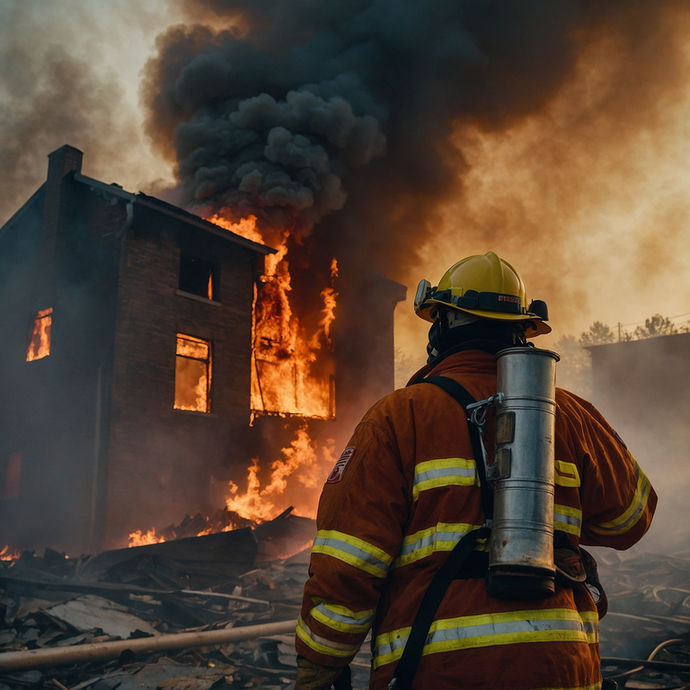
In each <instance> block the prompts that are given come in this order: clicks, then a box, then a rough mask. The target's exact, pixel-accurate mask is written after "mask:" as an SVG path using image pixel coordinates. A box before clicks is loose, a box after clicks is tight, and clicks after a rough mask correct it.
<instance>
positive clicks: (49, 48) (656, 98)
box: [0, 0, 690, 364]
mask: <svg viewBox="0 0 690 690" xmlns="http://www.w3.org/2000/svg"><path fill="white" fill-rule="evenodd" d="M188 20H189V13H188V8H187V14H183V7H182V6H181V5H180V4H178V3H176V2H171V1H168V0H146V2H135V1H134V0H88V2H87V1H86V0H0V115H1V116H0V175H2V177H3V180H4V183H3V185H2V189H0V223H3V222H4V221H5V220H7V219H8V218H9V217H10V216H11V215H12V214H13V213H14V212H15V211H16V210H17V209H18V208H19V207H20V206H21V204H22V203H23V202H24V201H25V200H26V199H27V198H28V197H29V196H30V195H31V194H32V193H33V191H34V190H35V189H36V188H37V187H38V186H39V185H40V184H41V182H42V181H43V180H44V179H45V173H46V168H47V159H46V155H47V154H48V153H49V152H50V151H52V150H54V149H55V148H58V147H59V146H61V145H62V144H65V143H69V144H71V145H73V146H76V147H77V148H80V149H81V150H82V151H84V154H85V155H84V168H83V172H84V174H86V175H89V176H93V177H96V178H98V179H101V180H103V181H105V182H117V183H119V184H121V185H122V186H123V187H124V188H125V189H127V190H130V191H137V190H142V191H145V192H147V193H151V194H156V193H157V191H158V190H161V189H164V188H165V187H167V186H169V185H170V184H173V183H174V170H173V165H172V162H171V161H170V160H166V159H165V158H163V156H162V154H161V153H160V149H155V148H154V147H153V146H152V145H151V143H150V141H149V140H148V138H147V135H146V133H145V131H144V119H145V113H144V110H143V108H142V106H141V79H142V70H143V69H144V67H145V65H146V63H147V61H148V60H149V59H150V58H151V57H152V56H153V55H154V54H155V51H156V38H157V36H159V35H160V34H161V33H162V32H163V31H164V30H165V29H166V28H167V27H169V26H171V25H173V24H176V23H178V22H181V21H188ZM669 37H670V38H669V40H673V41H676V42H680V43H681V44H682V46H683V54H684V62H683V61H681V63H678V64H674V65H672V66H671V65H669V70H671V69H672V70H674V75H673V76H674V78H673V85H672V87H666V86H665V87H664V88H661V87H660V88H659V89H658V91H655V90H654V89H652V88H649V89H647V90H644V91H642V92H641V94H642V95H641V96H640V93H638V92H635V91H634V90H632V91H631V93H633V94H635V97H634V98H631V99H630V100H629V101H627V100H626V90H625V88H622V87H621V88H620V89H618V90H613V91H615V93H614V94H613V95H614V96H615V97H616V98H617V99H618V100H617V102H616V107H615V108H613V109H611V108H610V107H609V102H608V100H607V99H609V100H610V99H611V98H612V97H613V96H612V93H613V91H612V90H611V89H610V88H609V86H610V81H611V75H610V71H611V70H612V69H613V67H612V65H614V64H615V60H612V59H611V55H612V50H613V48H612V47H611V46H607V44H606V41H605V40H604V41H600V42H599V43H597V44H592V45H591V46H590V47H589V48H588V50H587V51H585V52H584V53H583V54H582V55H580V57H579V60H578V65H577V69H576V71H575V74H574V76H573V78H572V79H570V80H568V82H567V83H566V84H564V86H563V87H562V88H561V89H560V90H559V92H558V93H557V95H556V96H555V98H553V99H552V100H551V101H550V102H549V103H548V105H547V106H546V107H545V108H542V109H541V110H540V111H539V112H537V113H535V114H532V115H530V116H528V117H524V118H521V119H518V120H517V121H516V122H515V123H514V125H513V126H510V127H508V128H503V129H501V130H500V131H493V132H492V131H485V130H479V129H473V127H472V124H471V123H467V122H464V123H462V125H458V127H456V130H455V132H454V134H453V135H452V137H451V138H450V139H449V141H448V146H449V147H450V148H452V147H456V148H457V149H458V150H461V151H462V152H463V155H464V157H465V159H466V162H467V166H466V168H465V169H464V170H463V175H462V176H460V175H458V180H457V189H458V191H457V196H456V197H455V198H451V199H450V200H448V201H445V202H444V204H443V207H442V209H441V213H440V214H439V215H438V223H439V227H438V230H437V231H436V232H433V233H431V234H430V235H427V234H424V236H423V237H424V239H423V240H421V241H420V247H419V248H418V249H419V260H414V261H413V260H411V261H410V263H409V265H406V266H404V267H402V268H401V269H399V270H398V271H397V272H396V275H395V276H391V277H394V278H395V279H396V280H399V281H401V282H404V283H405V284H406V285H407V287H408V300H407V302H405V303H403V304H401V305H399V306H398V308H397V310H396V345H397V346H398V347H399V348H400V349H401V350H402V351H403V353H405V354H406V355H407V356H408V357H410V358H411V360H412V362H413V363H414V364H416V363H419V364H421V363H422V362H423V360H424V344H425V339H426V327H427V325H426V324H425V323H423V322H421V321H419V320H418V319H416V317H414V315H413V314H412V309H411V301H412V297H413V295H414V290H415V287H416V283H417V282H418V281H419V280H420V279H421V278H428V279H429V280H430V281H431V282H432V284H436V283H437V281H438V280H439V279H440V277H441V276H442V274H443V273H444V271H445V270H446V269H447V268H448V267H449V265H450V264H452V263H454V262H455V261H456V260H459V259H460V258H462V257H463V256H466V255H469V254H473V253H484V252H486V251H489V250H493V251H496V252H497V253H499V255H501V256H502V257H504V258H505V259H507V260H508V261H510V262H511V263H513V264H514V265H515V267H516V268H517V269H518V270H519V271H520V272H521V274H522V275H523V278H524V280H525V283H526V285H527V289H528V292H529V296H530V298H535V299H544V300H545V301H547V303H548V304H549V307H550V311H551V323H552V326H553V327H554V335H553V336H549V337H547V338H544V339H543V341H542V343H541V344H542V345H543V346H547V347H548V346H553V345H554V344H555V342H557V340H558V338H559V337H561V336H562V335H565V334H575V335H578V334H579V333H580V332H582V331H583V330H585V329H586V328H587V326H588V325H589V324H590V323H592V322H593V321H595V320H598V321H603V322H605V323H607V324H609V325H610V326H611V327H612V328H614V329H615V328H616V324H617V323H622V324H624V325H630V329H631V330H633V329H634V326H635V324H637V323H639V322H642V321H643V320H644V319H645V318H646V317H649V316H651V315H652V314H655V313H661V314H663V315H665V316H677V315H682V316H680V318H678V319H677V321H678V322H681V321H684V320H685V319H686V318H690V314H688V313H689V312H690V271H688V270H687V265H688V263H689V262H690V232H688V229H687V228H688V221H689V220H690V195H689V194H688V190H689V189H690V155H688V154H689V153H690V88H688V87H689V86H690V57H689V56H688V50H687V48H686V47H685V46H686V44H688V43H687V41H686V37H687V38H690V30H689V29H688V26H687V21H686V22H685V23H683V21H679V22H678V23H677V25H674V26H672V27H670V28H669ZM688 45H689V46H690V44H688ZM628 77H629V78H631V79H634V77H635V75H634V74H633V75H632V76H630V75H628ZM686 77H687V78H686ZM641 78H644V75H641ZM65 84H66V85H67V87H66V88H65V86H64V85H65Z"/></svg>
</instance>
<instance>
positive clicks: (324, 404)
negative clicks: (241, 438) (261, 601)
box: [207, 211, 338, 419]
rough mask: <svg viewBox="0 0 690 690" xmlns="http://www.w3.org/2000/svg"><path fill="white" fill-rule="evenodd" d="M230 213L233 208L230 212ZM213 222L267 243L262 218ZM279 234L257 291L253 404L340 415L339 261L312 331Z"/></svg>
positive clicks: (264, 409)
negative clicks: (334, 336)
mask: <svg viewBox="0 0 690 690" xmlns="http://www.w3.org/2000/svg"><path fill="white" fill-rule="evenodd" d="M229 214H230V212H229V211H227V212H226V215H229ZM207 220H210V221H211V222H212V223H215V224H216V225H219V226H220V227H223V228H225V229H226V230H230V231H231V232H234V233H236V234H238V235H240V236H242V237H245V238H246V239H249V240H252V241H254V242H259V243H261V244H264V242H263V238H262V235H261V233H260V232H259V230H258V228H257V223H256V217H255V216H249V217H247V218H244V219H242V220H241V221H239V222H238V223H234V222H232V221H230V220H228V219H227V218H226V217H225V216H224V213H223V211H221V213H220V214H218V213H216V214H214V215H213V216H210V217H208V218H207ZM288 237H289V233H288V232H287V231H283V232H282V233H280V234H279V242H278V247H277V248H276V253H275V254H270V255H268V256H266V260H265V268H264V273H263V275H262V276H261V278H260V287H259V288H257V289H256V290H255V297H254V327H253V343H254V345H253V348H252V358H253V361H252V385H251V406H252V412H253V415H252V416H254V415H255V414H274V415H280V416H287V415H295V416H300V417H311V418H318V419H330V418H332V417H333V416H334V415H335V401H334V386H333V375H332V371H331V370H330V369H332V367H331V365H330V358H329V356H328V355H326V356H323V355H321V356H320V355H319V351H321V352H324V351H326V352H327V353H330V346H331V326H332V324H333V321H334V320H335V309H336V306H337V297H338V293H337V292H336V291H335V287H334V284H335V279H336V277H337V275H338V264H337V261H336V260H335V259H333V261H332V262H331V285H330V286H327V287H325V288H324V289H323V290H322V291H321V300H322V301H323V308H322V309H321V314H320V319H319V321H318V322H317V324H316V327H315V330H314V332H313V333H311V334H309V333H307V332H306V329H305V328H303V327H302V326H301V325H300V323H299V320H298V318H297V317H296V316H295V314H294V312H293V309H292V307H291V305H290V299H289V293H290V291H291V290H292V285H291V277H290V270H289V262H288V261H287V258H286V257H287V253H288V247H287V240H288Z"/></svg>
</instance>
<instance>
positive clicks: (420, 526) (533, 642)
mask: <svg viewBox="0 0 690 690" xmlns="http://www.w3.org/2000/svg"><path fill="white" fill-rule="evenodd" d="M545 307H546V305H545V304H544V303H543V302H533V303H529V302H528V300H527V295H526V292H525V287H524V284H523V282H522V280H521V278H520V276H519V275H518V273H517V272H516V271H515V270H514V269H513V267H512V266H510V264H508V263H507V262H506V261H504V260H502V259H500V258H499V257H498V256H497V255H496V254H495V253H493V252H489V253H487V254H486V255H483V256H482V255H479V256H471V257H468V258H466V259H463V260H462V261H460V262H458V263H456V264H455V265H454V266H452V267H451V268H450V269H449V270H448V271H447V272H446V274H445V275H444V276H443V278H442V279H441V281H440V283H439V285H438V287H436V288H432V287H431V285H430V283H428V281H422V283H421V284H420V287H419V289H418V292H417V297H416V299H415V311H416V313H417V314H418V315H419V316H420V317H421V318H423V319H425V320H426V321H429V322H431V324H432V325H431V329H430V331H429V344H428V348H427V349H428V354H429V359H428V364H427V365H426V366H425V367H424V368H423V369H422V370H420V372H418V373H417V374H416V375H415V376H414V377H413V379H412V381H411V383H410V384H408V386H407V387H406V388H404V389H400V390H396V391H394V392H393V393H391V394H389V395H387V396H386V397H384V398H383V399H382V400H380V401H379V402H378V403H376V404H375V405H374V406H373V407H372V408H371V410H369V412H367V414H366V415H365V416H364V418H363V420H362V421H361V422H360V424H359V425H358V427H357V428H356V430H355V432H354V434H353V436H352V438H351V439H350V441H349V443H348V445H347V447H346V448H345V450H344V451H343V453H342V455H341V456H340V459H339V460H338V461H337V463H336V465H335V467H334V469H333V471H332V472H331V474H330V476H329V477H328V480H327V482H326V484H325V486H324V489H323V493H322V496H321V502H320V504H319V510H318V517H317V529H318V532H317V536H316V539H315V541H314V546H313V548H312V556H311V565H310V570H309V574H310V578H309V580H308V581H307V583H306V585H305V589H304V599H303V604H302V610H301V615H300V617H299V621H298V626H297V637H296V646H297V652H298V667H299V673H298V680H297V684H296V690H319V689H322V688H330V687H331V686H332V685H333V684H336V687H338V686H341V685H342V686H343V687H346V686H347V682H346V676H348V675H349V670H348V669H347V666H348V664H349V662H350V661H351V659H352V658H353V656H354V655H355V654H356V653H357V651H358V650H359V648H360V646H361V644H362V642H363V641H364V638H365V637H366V635H367V633H368V632H369V631H370V630H371V633H372V652H373V661H372V674H371V684H370V688H372V689H374V690H384V689H385V688H388V687H389V683H390V682H391V679H392V678H393V676H394V672H395V669H396V665H397V664H398V662H399V660H400V658H401V656H402V653H403V650H404V648H405V645H406V643H407V639H408V636H409V635H410V627H411V626H412V623H413V621H414V619H415V616H416V614H417V611H418V609H419V607H420V603H421V601H422V598H423V596H424V594H425V592H426V590H427V588H428V587H429V584H430V582H431V580H432V578H433V576H434V574H435V573H436V572H437V571H438V570H439V568H440V567H441V566H442V565H443V563H444V562H445V561H446V559H447V558H448V556H449V552H451V551H452V550H453V548H454V547H455V546H456V544H457V543H458V542H459V541H460V540H461V539H462V538H463V536H464V535H466V534H467V533H468V532H470V531H472V530H474V529H476V528H478V527H481V526H482V525H484V524H485V523H486V520H487V517H488V518H490V517H491V516H487V515H485V514H484V512H483V509H482V491H481V488H480V486H479V484H480V482H479V475H478V469H477V458H476V457H475V455H474V454H473V450H472V449H473V446H472V443H471V438H470V434H469V430H468V424H467V421H466V417H465V414H464V413H463V410H462V408H461V407H460V406H459V405H458V404H457V403H456V402H455V401H454V400H452V399H451V398H450V397H449V396H448V395H447V393H446V392H445V391H444V390H441V389H440V388H438V387H437V386H435V385H430V384H425V385H412V384H416V383H417V382H419V381H420V380H423V379H424V378H425V377H428V376H445V377H450V378H451V379H455V380H456V381H458V382H460V383H461V384H462V385H463V386H464V387H465V388H466V389H467V390H468V391H469V393H471V395H472V396H473V397H474V398H475V399H477V400H484V399H487V398H489V396H491V395H492V394H494V393H495V392H496V366H497V365H496V361H495V354H496V353H497V352H499V351H500V350H504V349H506V348H511V347H525V346H527V340H526V339H527V338H530V337H533V336H537V335H540V334H545V333H548V332H550V330H551V328H550V327H549V326H548V325H547V323H546V320H547V318H548V317H547V313H546V308H545ZM556 406H557V407H556V410H557V411H556V436H555V505H554V528H555V530H557V531H558V532H557V533H561V534H565V538H566V543H567V545H569V546H570V547H571V548H572V552H573V553H577V554H579V550H578V549H579V546H580V544H583V545H588V544H589V545H595V546H607V547H611V548H614V549H627V548H629V547H630V546H632V545H633V544H635V543H636V542H637V541H638V540H639V539H640V538H641V537H642V536H643V535H644V534H645V532H646V531H647V529H648V528H649V525H650V523H651V519H652V515H653V513H654V509H655V506H656V500H657V499H656V494H655V492H654V489H653V488H652V487H651V485H650V483H649V481H648V479H647V477H646V476H645V474H644V473H643V472H642V470H641V469H640V467H639V465H638V464H637V462H636V461H635V460H634V458H633V457H632V455H631V454H630V452H629V451H628V450H627V448H626V446H625V445H624V443H623V442H622V441H621V439H620V438H619V437H618V435H617V434H616V432H615V431H614V430H613V429H612V428H611V427H610V426H609V424H608V423H607V422H606V420H605V419H604V418H603V417H602V415H601V414H600V413H599V412H598V411H597V410H596V409H595V408H594V407H593V406H592V405H591V404H590V403H588V402H587V401H585V400H583V399H581V398H579V397H577V396H576V395H573V394H572V393H569V392H567V391H565V390H561V389H556ZM491 433H492V432H491V424H490V423H488V424H487V438H489V437H490V436H491ZM487 445H488V444H487ZM486 550H487V544H486V540H482V539H480V540H478V541H477V543H476V545H475V546H474V551H473V552H472V554H471V558H470V559H469V560H468V562H467V563H466V564H465V566H463V567H462V568H461V569H460V572H459V573H458V575H457V577H456V579H454V580H453V581H452V582H451V583H450V586H449V587H448V589H447V591H446V592H445V595H444V597H443V599H442V601H441V604H440V607H439V608H438V610H437V611H436V613H435V615H434V617H433V624H432V625H431V628H430V630H429V634H428V635H427V636H426V637H425V638H424V641H423V642H421V643H420V645H421V644H423V649H421V658H420V661H419V665H418V667H417V670H416V673H415V674H414V677H413V678H401V679H399V680H400V681H402V682H401V683H399V684H398V685H397V686H395V685H394V687H411V688H413V690H422V689H428V688H433V690H451V689H452V690H458V689H460V688H467V689H469V688H472V689H473V690H481V689H486V690H489V689H491V690H496V689H497V688H501V689H503V690H506V689H510V690H527V689H534V688H549V689H551V690H556V689H559V690H560V689H563V690H566V689H567V690H576V689H577V690H595V689H597V688H600V687H601V686H602V679H601V675H600V670H599V666H600V652H599V645H598V619H599V617H598V610H597V603H596V602H595V600H594V597H593V594H592V593H591V592H590V590H589V589H588V588H587V587H585V586H582V585H578V584H575V585H568V586H560V585H559V584H558V583H557V586H556V588H555V594H553V596H550V597H549V598H544V599H537V600H509V599H499V598H495V597H493V596H491V595H489V593H488V592H487V589H486V585H485V583H486V579H485V574H486V558H485V554H486ZM576 560H577V561H578V563H579V562H580V557H579V555H578V557H577V559H576ZM588 567H591V566H588ZM601 605H602V604H601V603H600V606H601Z"/></svg>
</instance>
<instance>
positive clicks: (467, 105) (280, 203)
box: [144, 0, 682, 279]
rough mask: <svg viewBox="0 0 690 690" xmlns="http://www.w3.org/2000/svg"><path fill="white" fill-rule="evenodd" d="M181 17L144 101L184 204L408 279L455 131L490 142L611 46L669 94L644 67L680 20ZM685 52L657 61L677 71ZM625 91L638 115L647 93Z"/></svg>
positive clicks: (442, 193)
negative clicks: (316, 241)
mask: <svg viewBox="0 0 690 690" xmlns="http://www.w3.org/2000/svg"><path fill="white" fill-rule="evenodd" d="M181 4H182V6H183V7H186V9H187V11H188V16H189V22H188V23H187V24H185V25H179V26H176V27H173V28H171V29H169V30H168V31H167V32H165V33H164V34H162V35H161V36H159V39H158V55H157V57H156V58H155V59H153V60H152V61H151V62H150V63H149V65H148V68H147V73H146V80H145V85H144V99H145V102H146V104H147V107H148V109H149V118H148V132H149V134H150V136H151V137H152V138H153V139H154V140H155V142H156V143H157V145H158V147H159V148H160V149H161V150H163V151H165V152H166V153H167V154H168V155H169V156H171V157H174V158H175V159H176V161H177V165H178V169H179V176H180V180H181V187H182V193H183V197H182V198H183V203H185V204H187V205H188V206H190V207H193V208H197V209H209V208H210V209H213V210H220V209H226V213H229V214H230V215H232V216H234V217H235V218H239V217H243V216H246V215H248V214H250V213H251V214H254V215H256V216H257V217H258V218H259V220H260V223H261V225H262V227H263V229H265V230H266V231H267V232H268V231H269V230H270V229H271V228H276V227H280V228H287V229H288V230H290V231H292V232H293V233H296V234H297V236H301V237H304V236H307V235H309V234H310V233H314V234H316V235H317V236H322V238H323V239H322V240H321V241H322V242H323V243H325V245H327V246H328V248H329V250H334V251H340V252H341V253H345V254H347V253H348V252H350V253H356V254H357V256H359V257H360V260H363V261H364V262H365V264H367V265H369V266H370V267H375V268H376V269H377V270H380V271H383V272H386V271H388V272H389V274H390V273H392V276H391V277H398V279H400V277H401V276H402V272H401V270H400V266H401V265H402V264H405V265H406V266H407V267H409V266H410V265H411V264H414V261H415V253H416V250H417V249H418V248H419V247H420V246H421V245H422V244H423V243H424V240H425V239H426V238H427V237H428V236H429V234H430V233H433V231H434V228H435V227H437V224H438V218H437V216H436V215H435V210H436V208H437V207H438V205H439V204H440V203H441V202H443V201H446V200H448V198H449V197H450V196H451V195H453V194H458V193H459V189H461V185H460V186H459V185H458V179H460V180H461V178H462V174H463V172H464V170H466V167H467V163H466V161H465V159H464V157H463V154H462V150H461V148H458V147H456V146H453V145H451V144H450V142H449V139H450V137H451V134H452V133H453V131H454V129H455V128H457V127H458V126H459V125H460V126H461V125H462V124H463V123H467V124H468V125H472V126H473V127H475V128H479V129H481V130H483V131H487V132H497V131H501V130H506V129H508V128H510V127H511V126H512V125H514V124H515V123H517V122H519V121H520V120H521V119H523V118H525V117H527V116H529V115H531V114H533V113H536V112H539V111H540V110H541V109H543V108H544V107H545V106H546V105H547V104H548V103H549V102H550V101H551V99H553V97H554V96H555V95H556V94H557V93H558V92H559V90H560V89H561V88H563V87H564V86H565V85H566V84H568V82H569V80H571V79H572V77H573V74H574V72H575V68H576V65H577V60H578V55H579V54H580V52H581V51H582V50H583V49H584V48H585V47H586V46H587V45H588V44H589V43H591V42H592V41H596V40H598V39H600V38H601V37H602V36H607V35H609V36H619V37H622V39H623V40H622V41H620V43H619V44H620V45H622V46H623V50H622V53H621V54H620V55H617V56H616V59H618V60H627V61H629V62H631V63H632V65H633V66H634V65H635V64H636V61H637V58H636V57H635V53H636V49H637V48H638V47H640V46H644V48H645V50H644V51H641V54H644V55H645V56H646V57H645V59H644V63H643V62H642V57H640V58H639V61H640V64H639V69H638V70H637V75H638V80H639V82H640V85H642V84H649V83H651V82H654V81H656V82H658V83H665V81H667V80H668V78H669V77H668V73H667V72H664V71H663V70H662V66H661V65H660V64H657V63H656V62H655V61H654V59H653V58H652V60H651V62H650V60H649V53H650V52H651V53H652V54H653V52H654V45H655V42H656V43H658V44H659V46H661V41H662V40H663V38H664V31H663V28H664V26H666V25H667V24H668V23H669V22H670V21H672V15H673V13H674V12H676V11H681V10H682V4H681V3H679V2H650V1H649V0H644V1H642V0H640V1H635V0H632V1H631V0H611V1H609V2H606V3H601V2H597V1H596V0H589V1H586V0H581V1H579V2H577V1H575V0H562V1H559V2H552V1H551V0H523V1H521V2H519V3H516V2H514V1H513V0H434V1H432V2H426V3H419V2H417V1H416V0H369V1H364V0H344V1H339V2H336V3H334V2H323V1H320V0H297V1H294V2H290V3H284V2H279V1H278V0H260V1H257V0H251V2H250V1H249V0H244V1H241V0H203V1H201V2H200V1H195V2H182V3H181ZM674 51H675V53H677V54H679V48H678V47H677V46H675V47H674V46H672V47H671V48H669V47H668V46H666V47H664V49H663V51H662V53H663V54H664V58H665V60H666V63H667V64H666V65H665V66H666V68H667V69H668V66H669V65H668V60H669V59H671V61H673V59H675V58H674V55H673V54H672V55H669V53H674ZM628 73H635V70H634V69H632V70H630V71H629V72H628ZM627 87H628V90H629V93H628V98H629V99H631V100H626V103H630V102H633V103H634V97H635V91H636V88H637V85H636V84H635V82H634V81H632V80H631V83H629V84H628V85H627ZM611 107H612V108H617V109H622V108H623V103H618V102H616V103H614V104H613V105H612V106H611ZM324 219H328V220H324ZM269 236H270V233H269Z"/></svg>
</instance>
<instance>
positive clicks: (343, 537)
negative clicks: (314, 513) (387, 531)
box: [311, 530, 393, 577]
mask: <svg viewBox="0 0 690 690" xmlns="http://www.w3.org/2000/svg"><path fill="white" fill-rule="evenodd" d="M311 552H312V553H322V554H324V555H326V556H332V557H333V558H337V559H338V560H340V561H343V562H344V563H348V564H349V565H353V566H354V567H355V568H359V569H360V570H363V571H364V572H366V573H370V574H371V575H376V577H386V575H387V574H388V568H389V567H390V564H391V561H392V560H393V556H390V555H388V554H387V553H386V552H385V551H384V550H383V549H379V548H378V547H377V546H374V545H373V544H370V543H369V542H366V541H364V540H363V539H358V538H357V537H353V536H352V535H350V534H345V533H344V532H337V531H336V530H319V531H318V532H317V533H316V539H314V546H312V549H311Z"/></svg>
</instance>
